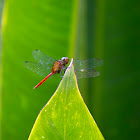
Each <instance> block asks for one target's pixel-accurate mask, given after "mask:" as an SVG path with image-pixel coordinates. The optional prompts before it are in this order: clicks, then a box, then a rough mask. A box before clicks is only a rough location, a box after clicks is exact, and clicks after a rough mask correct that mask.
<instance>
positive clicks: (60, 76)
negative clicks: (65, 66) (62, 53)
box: [60, 69, 63, 77]
mask: <svg viewBox="0 0 140 140" xmlns="http://www.w3.org/2000/svg"><path fill="white" fill-rule="evenodd" d="M61 74H62V69H61V71H60V77H63V76H62V75H61Z"/></svg>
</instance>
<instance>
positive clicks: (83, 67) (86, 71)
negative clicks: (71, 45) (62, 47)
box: [24, 49, 103, 89]
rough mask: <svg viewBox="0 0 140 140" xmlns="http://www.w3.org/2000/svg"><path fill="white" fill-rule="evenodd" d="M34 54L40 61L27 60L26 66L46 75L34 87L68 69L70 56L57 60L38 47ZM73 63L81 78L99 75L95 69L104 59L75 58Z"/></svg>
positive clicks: (78, 77) (77, 74)
mask: <svg viewBox="0 0 140 140" xmlns="http://www.w3.org/2000/svg"><path fill="white" fill-rule="evenodd" d="M32 55H33V57H34V59H35V60H36V61H37V62H38V63H37V62H31V61H25V62H24V66H25V67H26V68H28V69H30V70H31V71H33V72H36V73H37V74H39V75H41V76H43V77H45V78H44V79H43V80H42V81H41V82H39V83H38V84H37V85H36V86H35V87H34V89H36V88H37V87H39V86H40V85H42V84H43V83H44V82H45V81H46V80H47V79H48V78H49V77H50V76H52V75H54V74H56V73H60V76H61V73H62V71H64V72H65V70H66V69H67V66H66V65H67V64H68V62H69V59H68V57H62V58H61V59H60V60H55V59H54V58H53V57H50V56H48V55H46V54H44V53H43V52H41V51H40V50H37V49H36V50H34V51H33V52H32ZM73 63H74V66H75V73H76V76H77V79H80V78H89V77H96V76H99V75H100V72H98V71H96V70H93V69H94V68H96V67H99V66H101V65H102V64H103V60H101V59H97V58H90V59H84V60H74V61H73ZM48 72H50V74H48V75H47V73H48ZM46 75H47V76H46ZM61 77H62V76H61Z"/></svg>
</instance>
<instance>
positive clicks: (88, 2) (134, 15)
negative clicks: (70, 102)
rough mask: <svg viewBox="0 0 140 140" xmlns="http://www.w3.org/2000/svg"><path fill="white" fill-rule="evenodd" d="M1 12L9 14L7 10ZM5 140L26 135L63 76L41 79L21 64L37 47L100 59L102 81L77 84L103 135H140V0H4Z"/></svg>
mask: <svg viewBox="0 0 140 140" xmlns="http://www.w3.org/2000/svg"><path fill="white" fill-rule="evenodd" d="M2 10H3V12H2ZM0 18H1V19H0V21H1V27H0V34H2V36H1V38H0V40H1V41H0V90H1V92H0V125H1V126H0V138H1V139H2V140H19V139H20V140H25V139H27V138H28V136H29V134H30V131H31V129H32V126H33V124H34V122H35V119H36V117H37V115H38V113H39V111H40V110H41V108H42V107H43V106H44V105H45V104H46V103H47V101H48V100H49V99H50V97H51V96H52V94H53V93H54V92H55V90H56V88H57V86H58V84H59V82H60V80H61V78H60V77H59V75H54V76H53V77H52V78H50V79H48V81H47V82H45V83H44V84H43V85H42V86H41V87H40V88H38V89H36V90H33V89H32V88H33V87H34V86H35V85H36V84H37V83H38V82H39V81H40V80H41V79H42V77H41V76H39V75H37V74H36V73H33V72H31V71H29V70H28V69H26V68H25V67H24V66H23V62H24V61H26V60H30V61H35V60H34V59H33V57H32V51H33V50H34V49H39V50H41V51H42V52H44V53H45V54H47V55H49V56H52V57H54V58H55V59H60V58H61V57H62V56H68V57H69V58H72V57H73V58H76V59H86V58H92V57H95V58H100V59H103V60H104V65H103V66H102V67H100V68H98V69H97V70H99V71H100V73H101V75H100V76H99V77H96V78H89V79H81V80H79V81H78V84H79V88H80V91H81V94H82V96H83V98H84V101H85V103H86V104H87V106H88V108H89V110H90V112H91V114H92V115H93V117H94V119H95V121H96V123H97V125H98V127H99V129H100V130H101V132H102V134H103V136H104V137H105V139H108V140H112V139H113V140H118V139H119V140H124V139H128V140H129V139H130V140H132V139H139V124H140V110H139V108H140V80H139V79H140V59H139V58H140V41H139V38H140V26H139V25H140V1H137V0H134V1H127V0H123V1H122V0H117V1H112V0H67V1H66V0H62V1H59V0H41V1H38V0H22V1H19V0H7V1H5V2H4V0H1V1H0Z"/></svg>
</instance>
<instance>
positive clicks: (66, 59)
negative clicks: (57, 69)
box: [61, 57, 69, 64]
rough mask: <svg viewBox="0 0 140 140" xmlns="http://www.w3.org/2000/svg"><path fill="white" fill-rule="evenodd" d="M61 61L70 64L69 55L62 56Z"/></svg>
mask: <svg viewBox="0 0 140 140" xmlns="http://www.w3.org/2000/svg"><path fill="white" fill-rule="evenodd" d="M61 61H63V63H64V64H68V62H69V59H68V57H62V58H61Z"/></svg>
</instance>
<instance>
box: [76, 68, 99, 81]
mask: <svg viewBox="0 0 140 140" xmlns="http://www.w3.org/2000/svg"><path fill="white" fill-rule="evenodd" d="M75 73H76V76H77V79H80V78H89V77H96V76H99V75H100V72H98V71H96V70H84V69H81V70H75Z"/></svg>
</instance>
